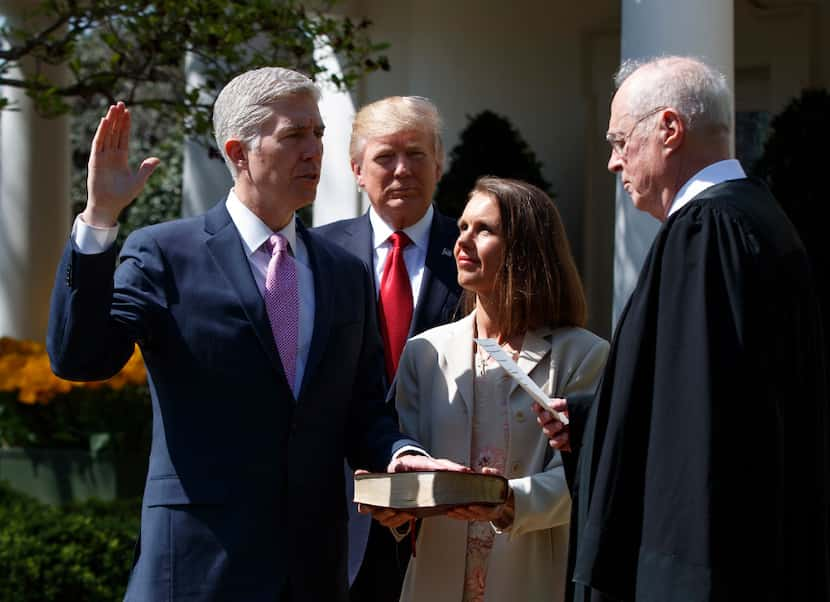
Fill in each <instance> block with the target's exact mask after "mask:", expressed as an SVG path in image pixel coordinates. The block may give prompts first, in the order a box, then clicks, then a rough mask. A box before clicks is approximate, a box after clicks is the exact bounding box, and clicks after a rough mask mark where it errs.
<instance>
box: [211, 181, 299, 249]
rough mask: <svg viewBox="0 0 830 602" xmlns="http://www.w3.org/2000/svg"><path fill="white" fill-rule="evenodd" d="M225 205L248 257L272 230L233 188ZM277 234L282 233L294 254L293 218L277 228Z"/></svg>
mask: <svg viewBox="0 0 830 602" xmlns="http://www.w3.org/2000/svg"><path fill="white" fill-rule="evenodd" d="M225 207H226V208H227V210H228V213H230V214H231V219H232V220H233V223H234V225H235V226H236V229H237V230H239V236H241V237H242V242H243V243H244V244H245V251H246V253H247V255H248V257H250V256H251V255H253V254H254V253H255V252H256V251H258V250H259V248H260V247H261V246H262V245H263V244H264V243H265V241H266V240H268V238H269V237H270V236H271V235H272V234H274V231H273V230H271V228H269V227H268V226H267V225H266V224H265V222H263V221H262V220H261V219H259V217H257V216H256V214H254V212H253V211H251V210H250V209H248V207H246V206H245V204H244V203H243V202H242V201H240V200H239V197H238V196H236V193H235V192H234V190H233V188H231V190H230V192H229V193H228V199H227V200H226V201H225ZM277 234H282V235H283V236H284V237H285V239H286V240H287V241H288V244H289V245H290V247H291V250H292V251H293V252H294V254H295V255H296V253H297V227H296V224H295V220H294V219H291V220H289V221H288V224H286V226H285V227H284V228H283V229H282V230H278V231H277Z"/></svg>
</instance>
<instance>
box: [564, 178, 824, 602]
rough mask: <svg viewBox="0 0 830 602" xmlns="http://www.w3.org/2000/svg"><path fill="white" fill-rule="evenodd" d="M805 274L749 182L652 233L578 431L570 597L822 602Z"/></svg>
mask: <svg viewBox="0 0 830 602" xmlns="http://www.w3.org/2000/svg"><path fill="white" fill-rule="evenodd" d="M815 277H816V276H815V275H813V274H811V272H810V267H809V263H808V259H807V256H806V254H805V251H804V248H803V245H802V244H801V241H800V240H799V238H798V236H797V234H796V232H795V229H794V228H793V226H792V224H791V223H790V221H789V220H788V219H787V217H786V216H785V214H784V212H783V211H782V210H781V208H780V207H779V206H778V204H777V202H776V201H775V199H774V198H773V197H772V195H771V194H770V193H769V191H768V190H767V189H766V187H765V186H764V185H763V184H762V183H761V182H760V181H757V180H751V179H742V180H733V181H729V182H724V183H721V184H718V185H715V186H713V187H711V188H709V189H708V190H706V191H704V192H703V193H701V194H699V195H698V196H697V197H696V198H695V199H694V200H693V201H692V202H691V203H689V204H688V205H686V206H685V207H683V208H682V209H680V210H679V211H678V212H677V213H676V214H674V215H673V216H671V217H670V218H669V219H668V220H667V222H666V223H665V224H664V225H663V227H662V229H661V230H660V231H659V233H658V234H657V237H656V239H655V241H654V243H653V245H652V247H651V250H650V252H649V255H648V257H647V259H646V261H645V265H644V266H643V269H642V272H641V274H640V278H639V281H638V283H637V286H636V289H635V290H634V292H633V294H632V296H631V298H630V300H629V302H628V305H627V306H626V308H625V310H624V311H623V314H622V316H621V318H620V322H619V325H618V327H617V331H616V333H615V337H614V341H613V343H612V346H611V351H610V355H609V358H608V364H607V366H606V371H605V375H604V378H603V382H602V384H601V385H600V388H599V391H598V393H597V397H596V399H595V400H594V403H593V406H592V408H591V414H590V415H589V418H588V422H587V424H586V426H585V434H584V437H585V438H584V442H583V445H582V450H581V454H580V458H579V467H578V481H579V484H578V486H579V495H578V502H577V503H578V508H577V509H576V519H577V525H576V527H577V531H578V544H577V545H578V547H577V550H576V565H575V571H574V580H575V581H576V584H577V585H576V589H577V592H576V595H575V599H576V600H636V601H637V602H692V601H695V602H697V601H726V600H728V601H740V602H743V601H752V602H759V601H772V600H775V601H788V602H789V601H809V602H816V601H824V600H828V598H830V596H829V595H828V589H830V586H828V548H827V516H828V484H827V481H828V462H827V459H828V448H827V428H828V424H827V406H828V393H827V375H826V366H825V359H824V357H823V349H824V345H823V342H822V328H821V324H820V319H819V313H818V306H817V301H816V295H815V286H814V278H815ZM819 277H827V276H826V275H821V276H819ZM585 586H590V589H589V588H587V587H585Z"/></svg>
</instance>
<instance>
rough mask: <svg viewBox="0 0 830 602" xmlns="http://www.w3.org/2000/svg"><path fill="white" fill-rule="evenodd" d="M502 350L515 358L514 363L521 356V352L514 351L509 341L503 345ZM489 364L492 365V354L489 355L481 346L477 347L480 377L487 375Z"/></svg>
mask: <svg viewBox="0 0 830 602" xmlns="http://www.w3.org/2000/svg"><path fill="white" fill-rule="evenodd" d="M501 348H502V349H504V352H505V353H507V355H509V356H510V357H511V358H513V360H514V361H515V360H516V358H517V356H518V355H519V351H518V350H517V349H513V347H512V346H511V345H510V343H508V342H507V341H505V342H504V343H501ZM488 363H490V354H489V353H487V351H485V350H484V348H482V347H481V346H479V345H476V367H477V368H478V370H477V372H478V374H479V375H481V376H484V375H485V374H486V373H487V364H488Z"/></svg>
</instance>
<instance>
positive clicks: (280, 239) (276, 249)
mask: <svg viewBox="0 0 830 602" xmlns="http://www.w3.org/2000/svg"><path fill="white" fill-rule="evenodd" d="M265 248H266V249H268V253H269V254H271V255H276V254H277V253H282V252H284V251H285V250H286V249H287V248H288V239H286V238H285V236H283V235H282V234H272V235H271V236H269V237H268V240H266V241H265Z"/></svg>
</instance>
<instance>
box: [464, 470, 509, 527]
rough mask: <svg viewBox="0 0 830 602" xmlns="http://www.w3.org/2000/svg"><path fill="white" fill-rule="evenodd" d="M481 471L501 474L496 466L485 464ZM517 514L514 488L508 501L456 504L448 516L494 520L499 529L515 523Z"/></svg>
mask: <svg viewBox="0 0 830 602" xmlns="http://www.w3.org/2000/svg"><path fill="white" fill-rule="evenodd" d="M481 472H483V473H484V474H501V473H500V472H499V471H498V470H496V469H495V468H490V467H487V466H485V467H484V468H483V469H482V470H481ZM515 514H516V500H515V497H514V496H513V490H512V489H510V490H509V492H508V495H507V501H505V502H504V503H503V504H499V505H498V506H483V505H481V504H470V505H468V506H456V507H454V508H453V509H451V510H448V511H447V517H448V518H454V519H456V520H465V521H473V520H475V521H485V522H492V523H493V524H494V525H495V526H496V527H498V528H499V529H507V528H509V527H510V526H511V525H512V524H513V518H514V516H515Z"/></svg>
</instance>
